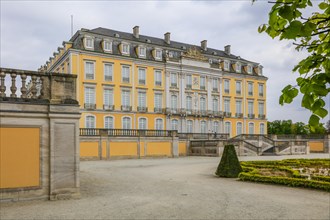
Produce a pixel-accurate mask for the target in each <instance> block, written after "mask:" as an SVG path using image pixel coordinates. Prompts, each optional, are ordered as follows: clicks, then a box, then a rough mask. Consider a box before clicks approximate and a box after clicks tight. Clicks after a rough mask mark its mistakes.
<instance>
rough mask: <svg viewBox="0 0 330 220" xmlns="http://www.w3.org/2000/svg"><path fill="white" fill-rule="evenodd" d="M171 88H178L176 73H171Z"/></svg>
mask: <svg viewBox="0 0 330 220" xmlns="http://www.w3.org/2000/svg"><path fill="white" fill-rule="evenodd" d="M171 87H178V76H177V74H176V73H171Z"/></svg>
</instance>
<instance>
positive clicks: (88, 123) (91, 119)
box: [85, 115, 95, 128]
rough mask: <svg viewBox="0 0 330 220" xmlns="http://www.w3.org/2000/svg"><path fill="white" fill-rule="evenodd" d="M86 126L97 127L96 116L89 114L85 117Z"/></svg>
mask: <svg viewBox="0 0 330 220" xmlns="http://www.w3.org/2000/svg"><path fill="white" fill-rule="evenodd" d="M85 127H86V128H95V116H94V115H87V116H86V118H85Z"/></svg>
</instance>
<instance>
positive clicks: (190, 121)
mask: <svg viewBox="0 0 330 220" xmlns="http://www.w3.org/2000/svg"><path fill="white" fill-rule="evenodd" d="M190 123H191V125H190ZM193 132H194V122H193V120H187V133H193Z"/></svg>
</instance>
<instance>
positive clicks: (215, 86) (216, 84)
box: [212, 79, 218, 92]
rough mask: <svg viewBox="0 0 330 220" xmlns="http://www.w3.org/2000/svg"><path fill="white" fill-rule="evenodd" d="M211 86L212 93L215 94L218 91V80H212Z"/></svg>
mask: <svg viewBox="0 0 330 220" xmlns="http://www.w3.org/2000/svg"><path fill="white" fill-rule="evenodd" d="M212 84H213V91H214V92H217V91H218V79H213V80H212Z"/></svg>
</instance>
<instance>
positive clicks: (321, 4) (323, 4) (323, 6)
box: [319, 2, 329, 10]
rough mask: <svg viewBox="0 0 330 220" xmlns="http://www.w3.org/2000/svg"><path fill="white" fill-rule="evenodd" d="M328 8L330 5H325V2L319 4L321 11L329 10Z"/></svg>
mask: <svg viewBox="0 0 330 220" xmlns="http://www.w3.org/2000/svg"><path fill="white" fill-rule="evenodd" d="M328 7H329V5H328V4H327V3H325V2H321V3H320V4H319V8H320V9H321V10H324V9H327V8H328Z"/></svg>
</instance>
